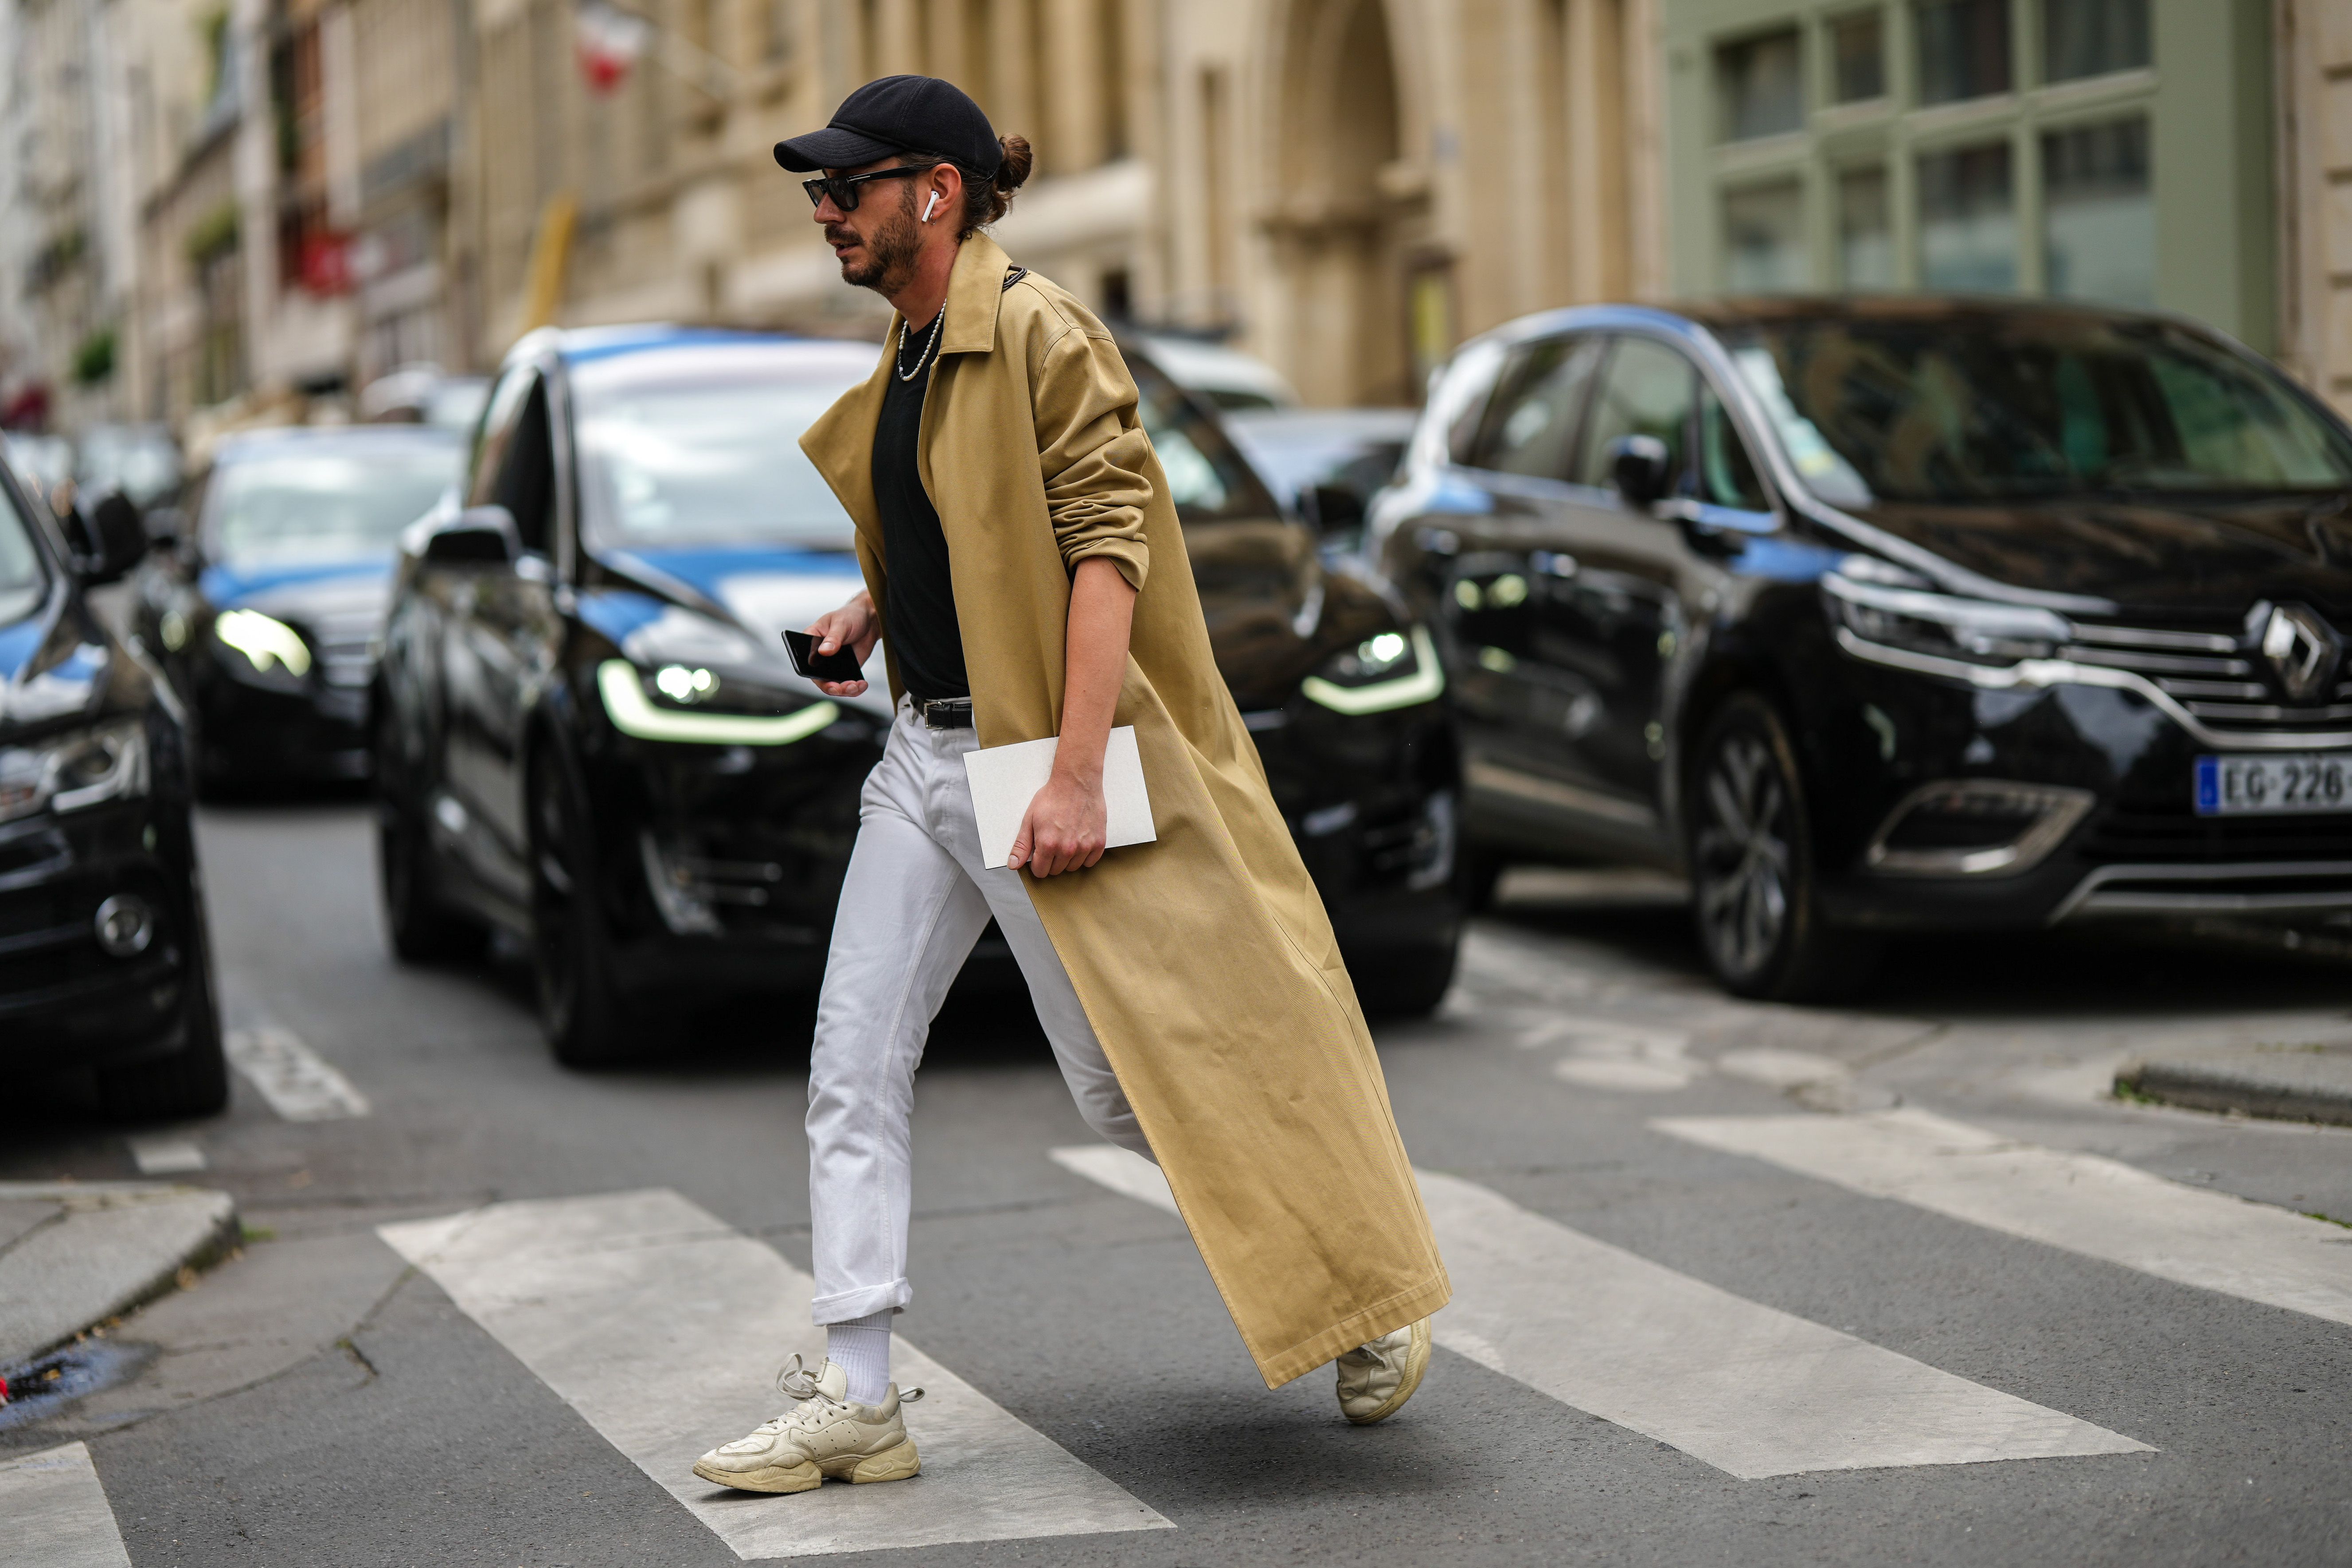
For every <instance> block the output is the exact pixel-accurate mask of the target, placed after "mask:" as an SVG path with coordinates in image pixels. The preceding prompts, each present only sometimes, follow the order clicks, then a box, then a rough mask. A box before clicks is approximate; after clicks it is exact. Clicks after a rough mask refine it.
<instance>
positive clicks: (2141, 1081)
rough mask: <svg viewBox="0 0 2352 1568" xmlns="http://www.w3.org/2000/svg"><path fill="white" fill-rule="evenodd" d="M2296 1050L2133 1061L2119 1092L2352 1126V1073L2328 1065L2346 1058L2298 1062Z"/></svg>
mask: <svg viewBox="0 0 2352 1568" xmlns="http://www.w3.org/2000/svg"><path fill="white" fill-rule="evenodd" d="M2297 1054H2298V1053H2292V1052H2276V1053H2267V1052H2266V1053H2262V1054H2259V1055H2256V1054H2252V1053H2247V1054H2240V1055H2233V1056H2228V1057H2216V1058H2210V1059H2204V1060H2200V1059H2197V1058H2188V1059H2178V1058H2176V1059H2172V1060H2165V1061H2137V1062H2129V1063H2126V1065H2125V1066H2124V1068H2122V1069H2121V1070H2120V1071H2118V1072H2117V1073H2116V1093H2117V1094H2119V1095H2123V1096H2126V1097H2131V1098H2137V1099H2141V1100H2156V1101H2158V1102H2159V1103H2161V1104H2165V1105H2178V1106H2183V1107H2186V1108H2187V1109H2189V1110H2219V1111H2223V1112H2232V1111H2234V1112H2236V1113H2237V1114H2239V1115H2241V1116H2259V1117H2263V1118H2265V1119H2268V1120H2271V1121H2316V1122H2321V1123H2324V1124H2326V1125H2328V1126H2333V1127H2352V1072H2347V1071H2345V1070H2342V1069H2340V1068H2338V1069H2337V1070H2335V1071H2330V1070H2327V1069H2328V1068H2333V1067H2335V1066H2336V1063H2341V1062H2343V1061H2344V1060H2345V1058H2342V1057H2340V1056H2338V1057H2336V1062H2335V1063H2325V1064H2324V1065H2323V1063H2321V1062H2318V1061H2314V1060H2312V1059H2311V1058H2305V1060H2304V1061H2302V1062H2297V1061H2295V1060H2294V1059H2293V1058H2294V1056H2295V1055H2297ZM2298 1068H2300V1069H2301V1070H2297V1069H2298Z"/></svg>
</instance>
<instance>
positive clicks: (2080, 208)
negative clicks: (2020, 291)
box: [2042, 119, 2156, 306]
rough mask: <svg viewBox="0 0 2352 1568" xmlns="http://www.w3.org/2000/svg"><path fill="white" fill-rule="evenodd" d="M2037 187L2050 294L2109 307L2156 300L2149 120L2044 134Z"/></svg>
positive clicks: (2153, 201)
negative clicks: (2095, 302)
mask: <svg viewBox="0 0 2352 1568" xmlns="http://www.w3.org/2000/svg"><path fill="white" fill-rule="evenodd" d="M2042 247H2043V255H2044V256H2045V257H2046V258H2048V267H2049V275H2050V292H2052V293H2053V294H2056V295H2059V296H2061V297H2062V298H2065V299H2073V300H2102V301H2104V302H2105V303H2107V304H2111V305H2142V306H2146V305H2153V304H2154V303H2156V202H2155V199H2154V196H2153V195H2152V194H2151V190H2150V184H2149V180H2148V163H2147V121H2145V120H2140V119H2133V120H2118V121H2112V122H2110V123H2108V124H2105V125H2085V126H2082V127H2079V128H2077V129H2075V130H2072V131H2053V132H2049V133H2048V134H2046V135H2044V136H2043V137H2042Z"/></svg>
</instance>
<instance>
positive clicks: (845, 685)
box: [809, 590, 882, 697]
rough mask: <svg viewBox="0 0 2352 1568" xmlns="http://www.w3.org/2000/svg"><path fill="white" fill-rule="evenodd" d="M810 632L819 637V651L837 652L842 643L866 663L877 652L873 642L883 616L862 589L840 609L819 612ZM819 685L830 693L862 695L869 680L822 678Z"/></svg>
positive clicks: (828, 695) (818, 682) (817, 641)
mask: <svg viewBox="0 0 2352 1568" xmlns="http://www.w3.org/2000/svg"><path fill="white" fill-rule="evenodd" d="M809 636H811V637H814V638H816V651H817V652H818V653H820V654H827V653H833V652H835V651H837V650H839V649H841V648H843V647H847V648H849V649H850V650H851V651H852V652H854V653H856V655H857V662H858V663H860V664H864V663H865V662H866V659H867V658H871V657H872V656H873V653H874V645H875V644H876V643H877V642H878V641H880V640H881V637H882V617H881V616H877V615H876V614H875V613H874V599H873V596H872V595H869V594H866V593H865V592H864V591H863V590H861V591H860V592H859V593H858V595H857V597H856V598H854V599H852V600H850V601H849V603H847V604H845V605H842V606H841V608H839V609H837V610H828V611H826V612H825V613H824V615H822V616H818V617H817V618H816V621H815V623H814V625H812V626H810V627H809ZM815 685H816V689H818V690H819V691H822V692H824V694H825V695H826V696H827V697H863V696H865V695H866V682H864V681H862V680H820V681H817V682H815Z"/></svg>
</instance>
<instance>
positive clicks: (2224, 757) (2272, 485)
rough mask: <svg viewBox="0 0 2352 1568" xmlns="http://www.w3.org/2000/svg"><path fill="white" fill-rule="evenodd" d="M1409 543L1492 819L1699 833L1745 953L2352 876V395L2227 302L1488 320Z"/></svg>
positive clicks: (1405, 567)
mask: <svg viewBox="0 0 2352 1568" xmlns="http://www.w3.org/2000/svg"><path fill="white" fill-rule="evenodd" d="M1433 386H1434V391H1433V396H1432V399H1431V404H1430V406H1429V408H1428V409H1427V411H1426V412H1425V414H1424V416H1423V421H1422V424H1421V426H1420V427H1419V428H1418V429H1417V431H1416V432H1415V435H1414V438H1413V444H1412V448H1411V450H1410V453H1409V455H1408V458H1407V464H1406V468H1405V470H1404V472H1403V474H1402V476H1401V478H1400V481H1399V483H1398V485H1397V486H1396V487H1395V488H1394V489H1391V490H1390V491H1388V492H1386V493H1384V494H1383V495H1382V496H1381V498H1380V499H1379V500H1378V501H1377V502H1376V504H1375V508H1374V512H1373V518H1372V524H1371V528H1370V531H1369V533H1368V536H1367V543H1366V549H1367V550H1368V552H1371V553H1372V554H1373V555H1374V556H1375V557H1376V558H1377V559H1378V560H1379V561H1380V562H1381V565H1382V567H1383V569H1384V570H1385V571H1386V572H1387V573H1388V574H1389V575H1390V576H1391V578H1392V580H1393V581H1394V582H1395V583H1397V584H1399V585H1400V586H1401V587H1402V590H1403V591H1404V592H1405V594H1406V595H1407V597H1408V599H1409V600H1410V601H1411V602H1412V605H1414V607H1415V613H1416V614H1417V616H1421V617H1424V618H1426V620H1427V621H1428V622H1429V624H1431V625H1432V626H1433V627H1434V628H1435V629H1436V635H1437V645H1438V647H1439V650H1440V657H1441V658H1442V660H1443V662H1444V666H1445V668H1446V673H1447V677H1448V679H1449V681H1450V682H1451V684H1452V687H1453V691H1454V700H1455V705H1456V708H1457V710H1458V712H1459V715H1460V722H1461V725H1462V734H1463V745H1464V766H1465V777H1466V782H1467V803H1468V830H1469V832H1470V834H1471V836H1472V837H1473V840H1474V842H1475V846H1476V849H1475V853H1476V854H1477V856H1479V857H1480V858H1481V859H1482V861H1483V863H1484V864H1485V865H1486V866H1487V867H1488V868H1492V867H1493V866H1494V865H1496V864H1497V863H1498V862H1499V861H1500V860H1501V859H1503V858H1513V857H1517V858H1549V857H1571V856H1581V857H1591V856H1601V857H1609V858H1631V859H1636V860H1642V861H1647V862H1651V863H1654V864H1657V865H1661V866H1664V867H1667V868H1675V869H1681V870H1685V871H1686V872H1687V874H1688V876H1689V877H1690V879H1691V883H1692V892H1693V905H1694V910H1695V914H1696V925H1697V929H1698V933H1699V937H1700V940H1701V943H1702V945H1703V947H1704V949H1705V952H1706V958H1707V961H1708V963H1709V964H1710V965H1711V966H1712V967H1713V969H1714V971H1715V973H1716V974H1717V976H1718V977H1719V979H1720V980H1721V981H1722V983H1723V984H1725V985H1727V986H1728V987H1729V988H1731V989H1732V990H1734V991H1737V992H1739V993H1741V994H1749V995H1759V996H1770V997H1780V998H1794V997H1798V996H1802V995H1807V994H1820V993H1821V992H1822V991H1824V990H1827V989H1831V988H1833V987H1836V986H1840V985H1843V984H1847V983H1850V982H1852V981H1853V980H1854V979H1855V978H1857V977H1858V976H1860V975H1861V974H1863V973H1866V971H1867V966H1868V964H1867V961H1868V958H1869V956H1870V952H1871V950H1872V948H1873V947H1874V937H1875V935H1876V934H1877V933H1882V932H1885V931H1896V930H1906V929H1907V930H1952V929H1960V928H1971V927H1973V928H1992V927H2032V926H2041V925H2048V924H2054V923H2057V922H2061V921H2077V920H2086V919H2090V918H2093V917H2098V916H2117V915H2152V914H2173V913H2184V912H2197V911H2233V912H2256V913H2286V912H2308V911H2332V910H2352V680H2347V670H2346V669H2345V668H2344V659H2343V648H2344V643H2345V636H2346V633H2347V629H2352V506H2347V500H2352V494H2348V493H2347V492H2352V432H2347V430H2346V428H2345V426H2343V424H2342V423H2341V422H2340V421H2338V420H2337V419H2336V416H2334V415H2333V414H2332V413H2330V412H2329V411H2328V410H2326V408H2325V407H2323V406H2322V405H2319V404H2318V403H2317V402H2315V400H2314V399H2312V398H2311V397H2309V396H2308V395H2305V393H2304V392H2303V391H2302V390H2301V389H2299V388H2298V387H2296V386H2295V385H2294V384H2292V383H2290V382H2289V381H2287V380H2286V379H2285V378H2284V376H2282V375H2281V374H2279V373H2278V372H2277V371H2276V370H2275V369H2273V367H2272V366H2271V365H2269V364H2268V363H2265V362H2263V360H2261V359H2259V358H2258V357H2256V356H2255V355H2253V354H2252V353H2248V352H2246V351H2245V350H2244V349H2242V348H2241V347H2239V346H2238V345H2236V344H2235V343H2232V342H2229V341H2227V340H2225V339H2223V338H2221V337H2219V336H2218V335H2216V334H2214V333H2212V332H2210V331H2207V330H2205V329H2203V328H2201V327H2199V326H2196V325H2194V324H2191V323H2189V322H2187V321H2178V320H2174V319H2171V318H2167V317H2160V316H2151V315H2138V314H2129V313H2125V312H2120V311H2112V310H2097V309H2091V308H2078V307H2072V306H2059V305H2052V304H2043V303H2038V302H2028V301H2017V300H1949V299H1923V298H1918V297H1902V298H1885V299H1878V300H1867V299H1865V300H1770V301H1746V302H1742V301H1733V302H1727V303H1723V304H1717V305H1708V306H1703V307H1697V308H1693V309H1686V310H1649V309H1636V308H1628V307H1607V308H1599V309H1591V310H1565V311H1559V312H1555V313H1551V314H1547V315H1542V316H1536V317H1531V318H1528V319H1527V320H1524V321H1517V322H1514V323H1512V324H1511V325H1509V326H1507V327H1505V328H1503V329H1501V330H1499V331H1495V332H1492V333H1490V334H1488V335H1486V336H1485V337H1482V338H1480V339H1478V340H1476V341H1475V342H1471V343H1469V344H1467V345H1465V347H1464V348H1463V349H1462V350H1461V351H1460V352H1459V353H1457V354H1456V355H1455V356H1454V360H1453V361H1452V362H1451V363H1450V364H1449V366H1448V367H1447V368H1446V369H1445V370H1444V372H1443V373H1442V374H1441V375H1440V376H1439V377H1438V378H1437V380H1436V381H1435V383H1434V384H1433Z"/></svg>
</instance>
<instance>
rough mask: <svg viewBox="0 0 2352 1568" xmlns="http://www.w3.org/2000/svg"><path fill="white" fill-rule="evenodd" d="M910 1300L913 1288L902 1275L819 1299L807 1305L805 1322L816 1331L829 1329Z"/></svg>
mask: <svg viewBox="0 0 2352 1568" xmlns="http://www.w3.org/2000/svg"><path fill="white" fill-rule="evenodd" d="M914 1299H915V1291H914V1288H913V1287H912V1286H910V1285H908V1283H907V1279H906V1276H905V1275H903V1274H902V1275H900V1276H899V1277H898V1279H893V1280H891V1281H890V1282H889V1283H888V1284H887V1285H862V1286H860V1287H858V1288H857V1289H855V1290H843V1291H839V1292H837V1293H836V1294H834V1295H831V1296H819V1297H818V1298H816V1300H814V1301H811V1302H810V1303H809V1321H811V1322H813V1323H814V1324H815V1325H816V1326H817V1327H818V1328H820V1329H824V1328H831V1327H832V1326H833V1325H834V1324H835V1323H848V1322H855V1321H856V1320H857V1319H859V1318H870V1317H872V1316H873V1315H874V1314H875V1313H877V1312H895V1311H898V1310H900V1309H902V1308H903V1307H905V1306H906V1305H907V1303H908V1302H909V1301H911V1300H914Z"/></svg>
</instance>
